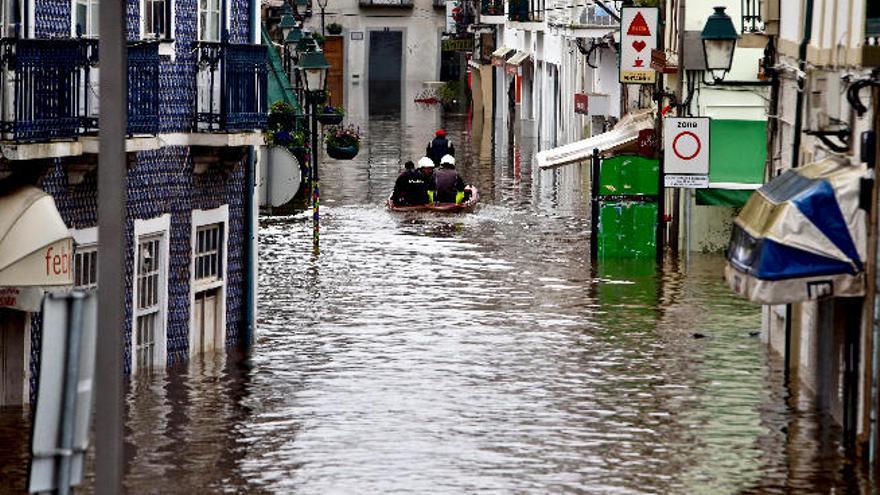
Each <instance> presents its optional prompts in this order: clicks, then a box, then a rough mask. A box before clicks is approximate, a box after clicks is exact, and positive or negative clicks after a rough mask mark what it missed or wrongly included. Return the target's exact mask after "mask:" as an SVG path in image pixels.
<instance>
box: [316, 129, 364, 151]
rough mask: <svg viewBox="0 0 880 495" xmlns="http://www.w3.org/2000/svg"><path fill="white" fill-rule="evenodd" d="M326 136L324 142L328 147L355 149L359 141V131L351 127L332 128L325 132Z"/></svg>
mask: <svg viewBox="0 0 880 495" xmlns="http://www.w3.org/2000/svg"><path fill="white" fill-rule="evenodd" d="M326 132H327V134H326V136H325V137H324V141H325V142H326V143H327V145H328V146H335V147H339V148H342V147H350V146H355V147H357V146H358V145H359V144H360V141H361V130H360V128H357V127H355V126H353V125H349V126H345V127H343V126H334V127H330V128H328V129H327V130H326Z"/></svg>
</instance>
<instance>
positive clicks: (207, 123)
mask: <svg viewBox="0 0 880 495" xmlns="http://www.w3.org/2000/svg"><path fill="white" fill-rule="evenodd" d="M195 47H196V50H197V52H198V57H197V60H196V71H197V74H196V78H197V79H196V85H197V91H196V112H195V114H196V118H195V128H196V131H202V132H205V131H207V132H240V131H253V130H258V129H264V128H265V127H266V111H267V109H266V92H267V89H266V84H267V78H266V76H267V66H266V46H265V45H233V44H229V43H216V42H197V43H195Z"/></svg>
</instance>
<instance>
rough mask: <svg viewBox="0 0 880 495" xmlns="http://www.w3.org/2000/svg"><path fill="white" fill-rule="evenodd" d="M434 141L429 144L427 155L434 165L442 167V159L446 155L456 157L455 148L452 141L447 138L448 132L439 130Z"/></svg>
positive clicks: (426, 150)
mask: <svg viewBox="0 0 880 495" xmlns="http://www.w3.org/2000/svg"><path fill="white" fill-rule="evenodd" d="M435 134H436V136H435V137H434V140H433V141H431V142H430V143H428V147H427V148H426V149H425V155H426V156H427V157H428V158H430V159H431V160H432V161H433V162H434V165H435V166H436V165H440V159H441V158H443V157H444V156H445V155H450V156H455V146H453V145H452V141H450V140H449V139H447V138H446V131H444V130H443V129H437V132H436V133H435Z"/></svg>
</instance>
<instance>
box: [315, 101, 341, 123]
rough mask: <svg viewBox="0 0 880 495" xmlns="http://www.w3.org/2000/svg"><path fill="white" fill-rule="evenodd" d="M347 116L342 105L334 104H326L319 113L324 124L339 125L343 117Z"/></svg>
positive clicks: (319, 118) (319, 117)
mask: <svg viewBox="0 0 880 495" xmlns="http://www.w3.org/2000/svg"><path fill="white" fill-rule="evenodd" d="M343 117H345V109H344V108H342V105H339V106H336V107H334V106H333V105H324V107H323V108H322V109H321V113H319V114H318V120H319V121H320V122H321V123H322V124H324V125H339V124H341V123H342V118H343Z"/></svg>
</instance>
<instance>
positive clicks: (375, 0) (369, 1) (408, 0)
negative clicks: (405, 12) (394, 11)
mask: <svg viewBox="0 0 880 495" xmlns="http://www.w3.org/2000/svg"><path fill="white" fill-rule="evenodd" d="M358 5H360V6H361V7H397V8H404V9H411V8H412V7H413V0H358Z"/></svg>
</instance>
